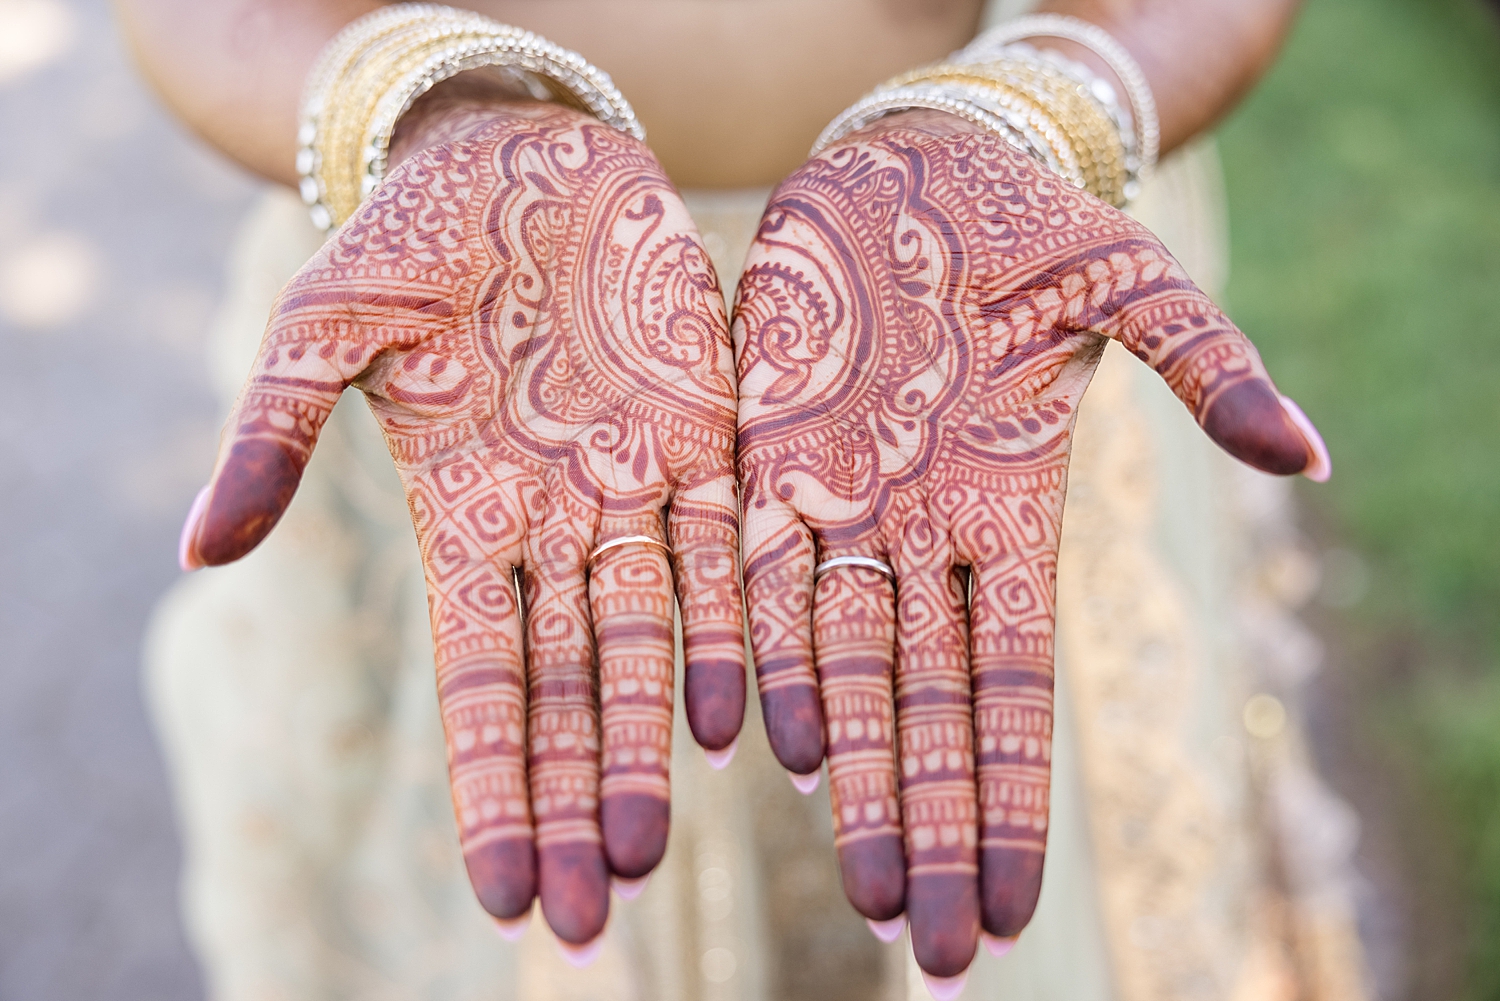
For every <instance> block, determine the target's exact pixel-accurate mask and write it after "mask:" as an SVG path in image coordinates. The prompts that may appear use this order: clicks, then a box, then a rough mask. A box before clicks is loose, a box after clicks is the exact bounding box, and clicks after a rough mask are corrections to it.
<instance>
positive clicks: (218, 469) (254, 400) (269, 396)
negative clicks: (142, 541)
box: [178, 286, 369, 570]
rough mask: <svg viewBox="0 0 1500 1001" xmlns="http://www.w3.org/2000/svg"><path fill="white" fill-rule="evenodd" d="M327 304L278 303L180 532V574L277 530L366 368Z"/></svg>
mask: <svg viewBox="0 0 1500 1001" xmlns="http://www.w3.org/2000/svg"><path fill="white" fill-rule="evenodd" d="M329 298H330V296H329V294H328V293H326V292H325V293H323V294H318V295H309V294H299V292H298V291H297V289H296V287H295V286H293V288H291V289H289V290H288V291H287V292H286V293H284V294H283V296H282V298H281V299H280V300H279V301H278V302H277V306H276V309H275V311H274V313H273V316H272V320H271V324H270V326H269V328H268V329H267V331H266V335H265V338H264V339H263V340H262V342H261V346H260V350H259V352H258V353H257V355H256V359H255V364H254V366H253V367H252V368H251V370H250V375H249V376H248V377H247V379H246V381H245V385H244V387H243V388H242V389H241V390H240V395H239V399H238V400H237V401H236V402H235V405H234V409H233V410H232V411H231V412H230V416H229V421H228V423H227V424H226V425H225V427H224V433H223V436H222V438H221V441H220V446H219V456H218V461H217V462H216V463H215V466H214V472H213V475H212V476H211V477H210V478H209V482H208V485H207V486H206V487H204V488H203V489H202V491H200V492H199V494H198V497H197V499H196V500H195V501H194V502H193V507H192V510H191V511H189V512H188V517H187V522H186V523H185V524H184V525H183V527H182V539H181V541H180V543H179V545H178V562H179V563H181V565H182V568H183V569H184V570H196V569H198V568H199V567H204V566H216V565H218V564H221V563H229V562H232V561H234V560H237V559H239V558H240V557H241V556H244V555H245V554H246V553H248V552H250V550H252V549H254V548H255V547H256V546H257V545H259V544H260V541H261V540H262V539H264V538H265V537H266V536H267V535H268V534H269V533H270V531H271V529H272V528H273V527H275V525H276V523H277V522H278V521H279V520H281V516H282V514H283V512H285V511H286V508H287V505H288V504H290V503H291V501H292V495H293V494H294V493H295V492H296V490H297V484H298V482H300V480H301V479H302V470H303V468H304V467H305V466H306V465H307V460H308V459H309V458H311V457H312V451H313V446H314V445H315V444H316V442H317V439H318V433H319V431H321V430H322V427H323V424H324V422H326V421H327V420H328V415H329V414H330V413H331V412H332V411H333V405H334V404H335V403H337V402H338V399H339V396H340V394H342V393H343V391H344V388H345V387H346V386H348V385H349V383H350V382H351V381H352V380H353V379H354V378H355V377H357V376H358V375H359V373H360V372H361V371H362V370H363V369H364V367H365V365H366V364H368V362H369V358H368V357H366V354H367V351H366V348H365V347H364V345H363V343H362V342H361V340H360V339H359V338H358V337H357V336H356V335H355V333H354V331H353V327H354V324H353V323H351V322H349V321H348V316H349V314H348V313H347V312H345V311H343V310H342V309H340V310H338V311H337V314H336V315H337V321H336V319H335V314H334V312H333V311H332V310H331V309H330V306H331V304H330V302H329Z"/></svg>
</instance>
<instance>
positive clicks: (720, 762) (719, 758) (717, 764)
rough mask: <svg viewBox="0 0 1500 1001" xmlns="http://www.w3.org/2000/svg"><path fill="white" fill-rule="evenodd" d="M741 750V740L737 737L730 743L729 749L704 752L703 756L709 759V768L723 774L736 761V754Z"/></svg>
mask: <svg viewBox="0 0 1500 1001" xmlns="http://www.w3.org/2000/svg"><path fill="white" fill-rule="evenodd" d="M739 748H740V738H738V737H736V738H734V739H733V740H731V741H730V742H729V746H728V747H724V748H720V749H719V750H717V751H704V752H703V754H704V756H705V757H707V758H708V767H710V768H712V769H713V770H714V771H716V772H722V771H723V770H724V769H725V768H728V767H729V763H730V762H731V761H733V760H734V752H735V751H737V750H739Z"/></svg>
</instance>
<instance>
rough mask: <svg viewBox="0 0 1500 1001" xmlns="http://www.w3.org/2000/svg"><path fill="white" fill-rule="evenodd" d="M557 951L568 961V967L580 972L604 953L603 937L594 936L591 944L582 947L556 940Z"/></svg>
mask: <svg viewBox="0 0 1500 1001" xmlns="http://www.w3.org/2000/svg"><path fill="white" fill-rule="evenodd" d="M557 950H558V951H559V952H561V953H562V957H563V959H566V960H567V961H568V965H569V966H572V967H573V968H574V969H578V970H581V969H583V968H585V967H587V966H589V965H590V964H592V963H593V962H594V960H596V959H598V958H599V954H600V953H601V952H603V951H604V935H603V933H600V934H598V935H595V936H594V940H593V941H592V942H585V943H584V944H583V945H573V944H572V943H571V942H564V941H563V940H562V939H558V940H557Z"/></svg>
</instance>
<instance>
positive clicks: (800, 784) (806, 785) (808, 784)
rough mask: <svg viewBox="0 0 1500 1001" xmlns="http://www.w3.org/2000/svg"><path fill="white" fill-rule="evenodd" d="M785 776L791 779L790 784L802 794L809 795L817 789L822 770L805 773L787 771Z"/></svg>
mask: <svg viewBox="0 0 1500 1001" xmlns="http://www.w3.org/2000/svg"><path fill="white" fill-rule="evenodd" d="M786 775H787V778H789V779H791V780H792V785H794V786H796V787H797V791H798V792H800V793H801V794H802V795H804V796H811V795H812V794H813V793H814V792H817V790H818V779H820V778H822V776H823V773H822V772H808V773H807V774H806V775H798V774H797V773H796V772H787V773H786Z"/></svg>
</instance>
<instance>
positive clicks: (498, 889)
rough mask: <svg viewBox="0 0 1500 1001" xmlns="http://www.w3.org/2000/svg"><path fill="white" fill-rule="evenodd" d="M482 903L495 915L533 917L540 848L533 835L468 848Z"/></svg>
mask: <svg viewBox="0 0 1500 1001" xmlns="http://www.w3.org/2000/svg"><path fill="white" fill-rule="evenodd" d="M464 866H465V867H466V868H467V869H468V871H469V882H470V883H471V884H472V885H473V887H474V894H475V896H477V897H478V898H479V905H480V906H481V907H483V908H484V909H485V911H487V912H488V913H489V915H490V916H491V917H493V918H496V919H497V920H500V921H514V920H516V919H517V918H522V917H524V918H526V919H527V920H530V916H531V902H532V901H533V900H534V899H535V898H536V850H535V849H534V848H533V847H532V844H531V840H530V839H529V838H527V839H522V838H506V839H504V840H501V841H491V842H489V843H488V844H483V845H477V846H475V847H472V848H469V849H466V850H465V851H464Z"/></svg>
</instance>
